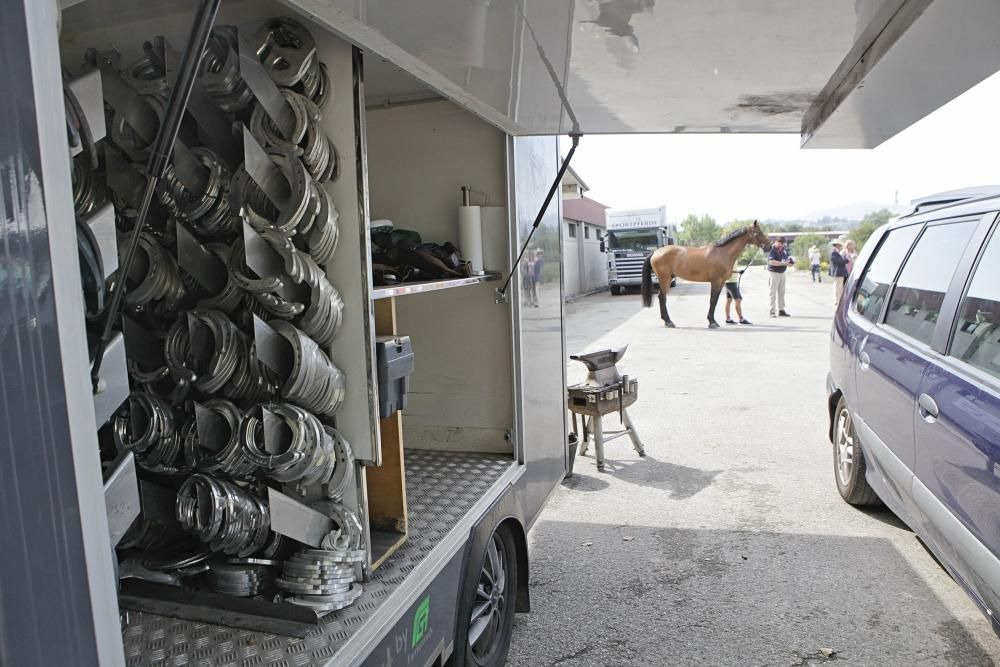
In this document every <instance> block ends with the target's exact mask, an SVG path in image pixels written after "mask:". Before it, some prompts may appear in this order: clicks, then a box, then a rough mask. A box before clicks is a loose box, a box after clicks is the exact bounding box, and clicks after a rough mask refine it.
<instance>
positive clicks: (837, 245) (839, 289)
mask: <svg viewBox="0 0 1000 667" xmlns="http://www.w3.org/2000/svg"><path fill="white" fill-rule="evenodd" d="M848 261H850V260H849V258H848V257H847V256H845V254H844V240H843V239H837V240H836V241H834V242H833V252H831V253H830V270H831V272H832V273H833V291H834V296H833V305H837V304H839V303H840V298H841V297H842V296H843V295H844V285H845V284H846V283H847V276H848V275H849V273H848V271H847V263H848Z"/></svg>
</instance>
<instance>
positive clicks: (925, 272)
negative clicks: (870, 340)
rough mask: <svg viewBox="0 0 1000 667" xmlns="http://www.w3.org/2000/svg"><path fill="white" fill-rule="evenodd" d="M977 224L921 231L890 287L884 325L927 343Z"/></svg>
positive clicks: (942, 226)
mask: <svg viewBox="0 0 1000 667" xmlns="http://www.w3.org/2000/svg"><path fill="white" fill-rule="evenodd" d="M978 224H979V221H978V220H966V221H964V222H955V223H952V224H948V225H939V226H937V227H928V228H927V229H926V230H924V233H923V235H922V236H921V237H920V240H918V241H917V245H916V246H915V247H914V248H913V252H911V253H910V257H909V258H908V259H907V260H906V264H905V265H904V266H903V271H902V273H900V274H899V280H897V281H896V287H895V289H893V290H892V299H890V300H889V311H888V312H887V313H886V316H885V324H886V326H889V327H892V328H893V329H896V330H897V331H901V332H902V333H905V334H906V335H908V336H912V337H913V338H916V339H917V340H919V341H920V342H922V343H926V344H927V345H930V343H931V339H932V338H933V337H934V329H935V327H936V326H937V321H938V315H940V314H941V304H942V303H943V302H944V295H945V293H946V292H947V291H948V285H949V283H951V277H952V275H954V273H955V267H956V266H957V265H958V262H959V261H960V260H961V259H962V253H963V252H964V251H965V246H966V244H967V243H968V242H969V237H970V236H972V232H973V231H975V229H976V225H978Z"/></svg>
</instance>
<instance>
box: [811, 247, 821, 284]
mask: <svg viewBox="0 0 1000 667" xmlns="http://www.w3.org/2000/svg"><path fill="white" fill-rule="evenodd" d="M819 260H820V254H819V248H817V247H816V246H809V271H810V272H811V273H812V281H813V282H814V283H815V282H823V276H822V275H820V272H819Z"/></svg>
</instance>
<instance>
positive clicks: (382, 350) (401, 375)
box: [375, 336, 413, 419]
mask: <svg viewBox="0 0 1000 667" xmlns="http://www.w3.org/2000/svg"><path fill="white" fill-rule="evenodd" d="M375 356H376V358H377V360H378V403H379V405H378V408H379V414H380V416H381V417H382V419H385V418H386V417H389V416H390V415H392V414H393V413H394V412H396V411H397V410H405V409H406V393H407V392H408V391H409V390H410V375H412V374H413V347H412V346H411V345H410V337H409V336H377V337H376V338H375Z"/></svg>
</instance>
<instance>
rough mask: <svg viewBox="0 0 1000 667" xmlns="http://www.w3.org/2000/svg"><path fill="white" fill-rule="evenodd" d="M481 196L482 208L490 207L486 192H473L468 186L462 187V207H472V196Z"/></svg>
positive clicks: (488, 196)
mask: <svg viewBox="0 0 1000 667" xmlns="http://www.w3.org/2000/svg"><path fill="white" fill-rule="evenodd" d="M474 194H477V195H481V196H482V198H483V203H482V204H481V205H482V206H489V205H490V195H489V193H486V192H480V191H479V190H473V189H472V188H470V187H469V186H468V185H463V186H462V206H472V195H474Z"/></svg>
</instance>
